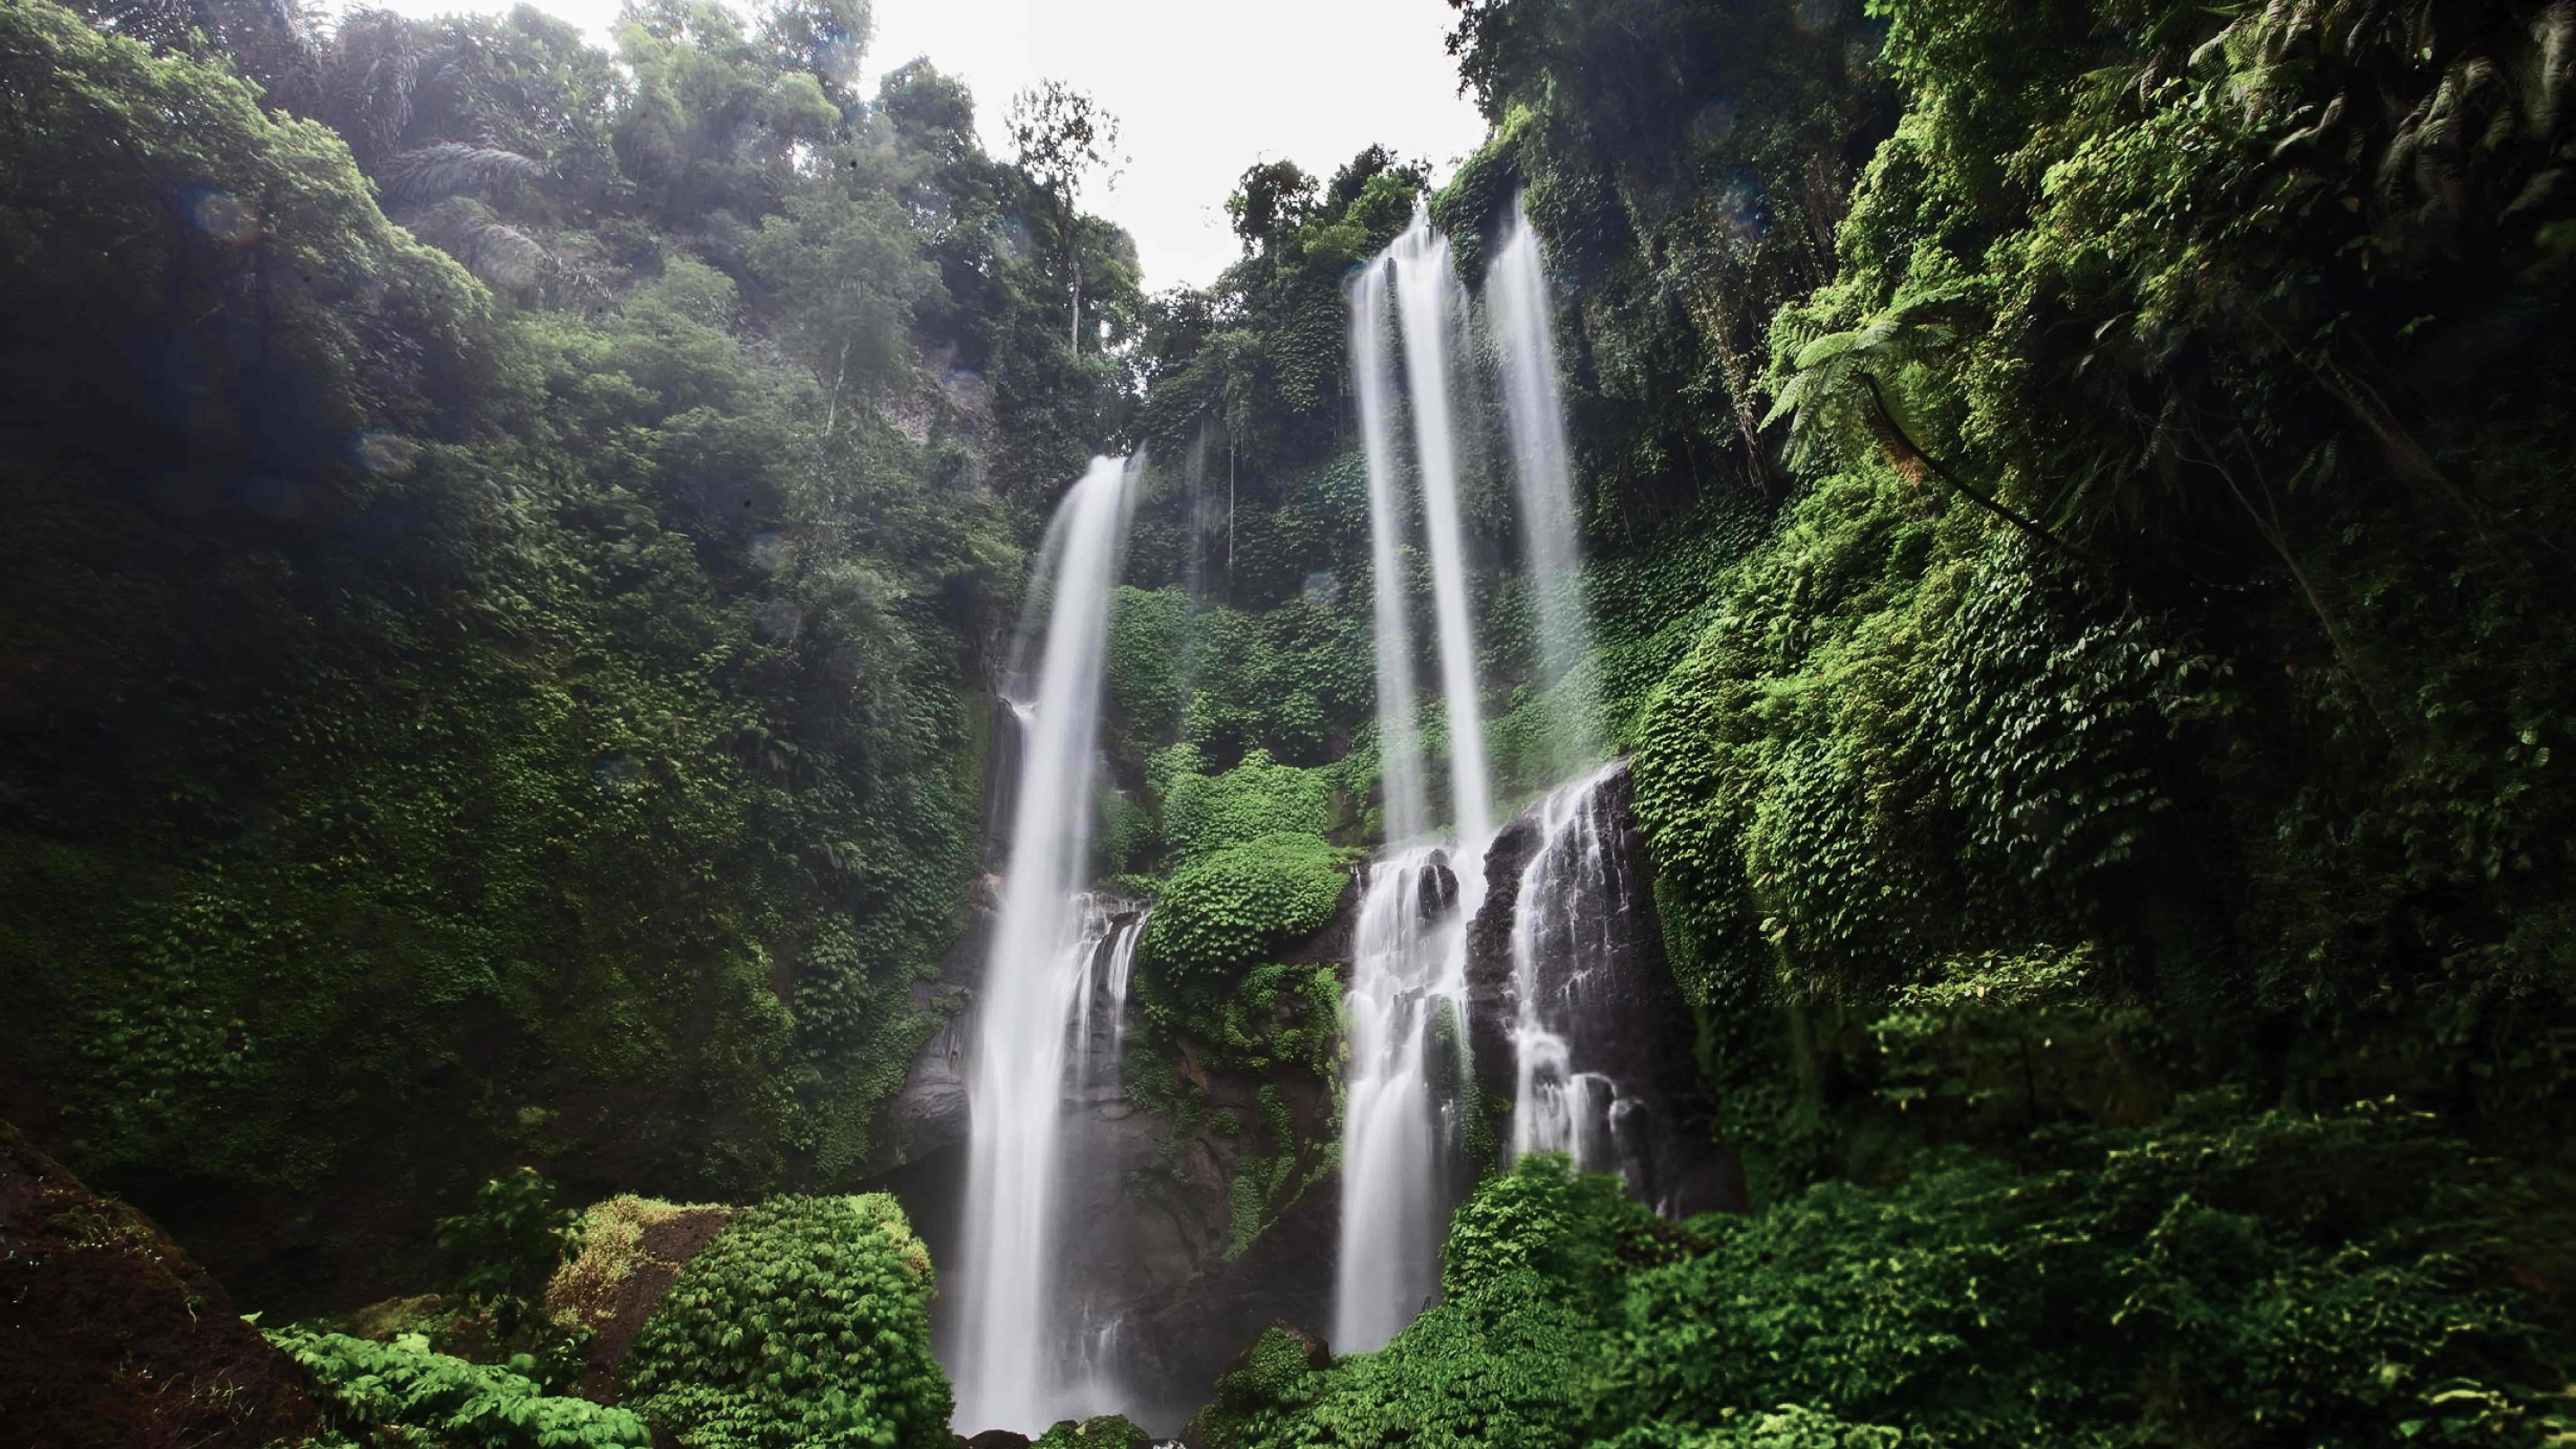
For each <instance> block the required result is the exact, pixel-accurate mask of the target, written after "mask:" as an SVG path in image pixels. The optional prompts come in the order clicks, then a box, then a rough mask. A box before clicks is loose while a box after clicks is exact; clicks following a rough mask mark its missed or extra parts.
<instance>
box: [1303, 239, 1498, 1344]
mask: <svg viewBox="0 0 2576 1449" xmlns="http://www.w3.org/2000/svg"><path fill="white" fill-rule="evenodd" d="M1463 296H1464V294H1463V292H1462V291H1461V289H1460V288H1459V285H1458V280H1457V276H1456V273H1455V271H1454V270H1453V269H1452V267H1451V265H1450V256H1449V244H1448V242H1447V241H1446V240H1444V239H1443V238H1442V237H1441V236H1440V234H1439V233H1438V232H1435V231H1433V230H1432V229H1431V224H1430V221H1429V218H1428V217H1427V216H1417V217H1416V218H1415V220H1414V224H1413V226H1412V228H1411V229H1410V230H1408V231H1407V232H1405V234H1404V235H1403V236H1402V237H1400V238H1398V239H1397V240H1396V242H1395V244H1394V246H1392V247H1390V248H1389V249H1388V252H1387V254H1386V256H1385V257H1383V258H1380V259H1379V260H1378V261H1376V262H1373V263H1371V264H1370V265H1369V267H1368V268H1367V269H1366V270H1364V271H1363V272H1361V273H1360V275H1359V277H1358V279H1357V280H1356V281H1355V282H1354V283H1353V286H1352V291H1351V328H1352V335H1351V355H1352V365H1353V368H1354V370H1355V371H1356V373H1357V376H1358V388H1359V399H1360V425H1361V437H1362V445H1363V450H1364V452H1365V455H1366V461H1367V464H1368V474H1369V535H1370V547H1371V556H1372V559H1373V561H1374V564H1375V572H1376V576H1377V581H1376V592H1375V602H1376V608H1377V645H1378V660H1377V670H1378V755H1379V764H1380V769H1381V774H1382V778H1383V781H1384V785H1385V802H1386V803H1385V809H1386V823H1387V836H1388V839H1389V841H1390V842H1391V843H1392V844H1393V845H1394V846H1395V847H1396V848H1395V849H1394V850H1393V851H1392V852H1391V853H1390V855H1389V856H1388V857H1387V858H1386V859H1384V860H1381V861H1379V862H1378V863H1377V864H1376V865H1374V866H1373V867H1372V868H1371V869H1370V872H1369V876H1368V881H1367V886H1366V890H1365V893H1364V895H1363V897H1362V900H1361V905H1360V919H1359V926H1358V931H1357V934H1356V936H1355V938H1354V941H1353V945H1352V959H1351V990H1350V994H1349V998H1348V1002H1349V1012H1350V1018H1351V1052H1350V1069H1349V1076H1348V1080H1347V1082H1346V1084H1345V1085H1346V1088H1347V1095H1346V1106H1345V1110H1344V1113H1343V1138H1342V1222H1341V1242H1340V1255H1339V1260H1338V1262H1337V1263H1336V1265H1335V1279H1334V1309H1333V1342H1334V1343H1335V1344H1336V1345H1337V1346H1339V1347H1340V1348H1342V1349H1344V1350H1345V1351H1366V1350H1370V1349H1375V1348H1379V1347H1382V1346H1384V1345H1385V1343H1386V1341H1387V1340H1388V1339H1390V1338H1392V1337H1394V1336H1395V1334H1396V1333H1397V1332H1398V1331H1400V1330H1401V1329H1402V1328H1403V1327H1404V1325H1405V1324H1406V1323H1407V1322H1409V1321H1410V1320H1411V1319H1412V1317H1413V1315H1414V1314H1415V1313H1417V1312H1418V1311H1420V1309H1421V1307H1422V1305H1423V1304H1424V1302H1425V1301H1426V1300H1427V1299H1428V1298H1429V1297H1430V1296H1431V1294H1432V1292H1433V1291H1434V1290H1435V1289H1436V1287H1437V1286H1438V1283H1439V1245H1440V1237H1441V1233H1442V1230H1443V1228H1444V1226H1445V1224H1446V1223H1447V1221H1448V1216H1449V1209H1450V1207H1451V1205H1452V1201H1453V1199H1454V1196H1455V1192H1456V1186H1457V1184H1456V1180H1455V1178H1456V1174H1455V1173H1454V1171H1453V1168H1454V1166H1455V1165H1456V1163H1457V1160H1458V1148H1459V1145H1460V1131H1459V1129H1460V1123H1459V1120H1458V1110H1459V1103H1458V1100H1457V1097H1456V1095H1455V1090H1454V1084H1455V1083H1457V1082H1459V1081H1461V1080H1463V1079H1464V1077H1465V1071H1464V1067H1465V1058H1464V1040H1465V1038H1464V1033H1463V1031H1462V1029H1461V1022H1462V1020H1463V1008H1464V1003H1465V1000H1466V931H1465V922H1466V921H1467V919H1468V918H1469V917H1471V916H1472V915H1473V914H1474V913H1475V910H1476V905H1477V902H1478V901H1479V900H1480V899H1481V898H1482V896H1483V893H1484V875H1483V860H1484V852H1485V845H1486V842H1487V840H1488V838H1489V837H1490V835H1491V833H1492V825H1491V813H1492V806H1491V803H1490V801H1489V799H1488V791H1489V786H1488V783H1487V779H1486V772H1485V751H1484V724H1483V709H1482V705H1481V702H1480V696H1479V690H1478V686H1477V680H1476V666H1475V658H1476V650H1475V637H1474V630H1473V627H1472V624H1471V621H1470V619H1469V616H1468V611H1467V558H1466V544H1465V538H1464V530H1463V528H1462V527H1461V523H1460V518H1459V507H1458V464H1457V459H1458V448H1457V438H1456V435H1455V423H1454V420H1453V416H1452V409H1451V402H1452V398H1451V396H1450V388H1451V381H1450V378H1451V355H1452V350H1453V342H1454V340H1455V334H1456V331H1457V327H1458V320H1459V317H1460V315H1461V311H1462V308H1461V303H1462V301H1463ZM1390 323H1392V324H1393V325H1394V327H1395V329H1396V330H1397V331H1398V332H1399V333H1400V335H1401V338H1402V341H1403V346H1404V372H1405V382H1406V389H1405V394H1406V401H1407V402H1408V403H1409V404H1410V407H1411V411H1412V415H1413V442H1414V460H1415V464H1416V467H1415V479H1416V483H1417V485H1418V488H1419V491H1420V495H1421V502H1422V518H1423V532H1424V537H1425V541H1426V543H1427V544H1428V552H1429V554H1430V557H1431V583H1432V603H1433V619H1434V622H1435V627H1436V630H1437V637H1438V640H1439V654H1440V686H1441V697H1442V703H1443V705H1444V707H1445V709H1446V712H1447V716H1448V737H1449V806H1450V819H1451V826H1452V830H1453V832H1454V833H1453V839H1454V840H1455V842H1456V845H1455V848H1454V849H1443V848H1441V847H1440V846H1437V845H1435V844H1432V843H1429V842H1427V841H1426V840H1425V839H1424V838H1423V837H1424V835H1425V833H1426V830H1427V826H1428V823H1429V812H1428V810H1427V808H1426V806H1425V803H1424V798H1423V797H1424V791H1423V785H1422V760H1421V746H1420V740H1419V737H1418V734H1417V731H1416V729H1415V725H1414V719H1413V714H1414V689H1413V679H1412V668H1413V654H1412V648H1411V640H1412V626H1411V624H1410V622H1409V618H1408V610H1407V601H1406V598H1405V589H1404V578H1403V575H1402V573H1401V572H1400V569H1401V562H1402V554H1401V545H1400V543H1399V539H1400V536H1401V535H1400V530H1401V528H1402V525H1403V522H1404V515H1403V510H1402V508H1401V505H1400V502H1399V499H1400V495H1401V489H1400V487H1399V481H1398V476H1397V468H1398V463H1397V449H1396V437H1395V424H1394V411H1395V397H1394V386H1395V379H1394V376H1393V373H1392V369H1391V368H1389V366H1388V364H1387V357H1386V344H1387V341H1388V338H1387V332H1388V330H1389V326H1390Z"/></svg>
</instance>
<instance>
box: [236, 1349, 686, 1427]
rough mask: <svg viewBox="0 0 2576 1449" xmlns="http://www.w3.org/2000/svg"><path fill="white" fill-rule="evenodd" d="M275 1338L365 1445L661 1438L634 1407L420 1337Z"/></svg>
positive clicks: (330, 1412)
mask: <svg viewBox="0 0 2576 1449" xmlns="http://www.w3.org/2000/svg"><path fill="white" fill-rule="evenodd" d="M268 1337H269V1341H270V1342H272V1343H274V1344H276V1345H277V1346H278V1347H279V1348H281V1349H284V1350H285V1351H286V1352H287V1353H288V1354H289V1355H291V1356H292V1357H293V1358H294V1359H295V1361H296V1362H297V1363H299V1364H302V1365H303V1366H304V1369H305V1371H306V1372H308V1373H310V1374H312V1376H313V1381H314V1385H315V1387H316V1388H317V1389H318V1390H319V1391H320V1397H321V1398H322V1400H323V1402H324V1405H325V1412H326V1415H327V1417H328V1418H329V1420H330V1421H331V1422H332V1423H333V1424H334V1425H335V1426H336V1427H337V1428H339V1429H341V1430H343V1431H345V1432H348V1433H350V1434H353V1435H356V1436H359V1437H360V1438H361V1440H362V1441H363V1442H366V1443H371V1444H372V1443H377V1442H397V1443H418V1442H427V1443H434V1444H439V1445H453V1446H457V1449H646V1446H648V1445H650V1444H651V1443H652V1442H653V1439H652V1435H651V1434H650V1432H649V1431H647V1430H646V1428H645V1427H644V1421H643V1420H642V1419H640V1418H638V1417H637V1416H636V1415H635V1414H634V1413H633V1412H632V1411H630V1410H627V1409H620V1408H604V1407H602V1406H600V1405H598V1404H594V1403H592V1402H590V1401H589V1400H588V1399H577V1398H572V1397H570V1396H549V1395H548V1394H546V1393H545V1392H544V1391H543V1390H542V1389H540V1388H539V1387H538V1386H537V1385H536V1384H534V1383H532V1382H530V1381H529V1380H528V1379H527V1378H525V1377H522V1376H521V1374H519V1373H516V1372H512V1371H511V1370H509V1369H502V1368H494V1367H492V1366H490V1365H488V1364H478V1363H469V1362H467V1361H466V1360H464V1359H461V1358H451V1357H449V1356H448V1355H446V1354H443V1353H432V1352H430V1351H429V1343H428V1340H427V1339H424V1338H422V1337H421V1336H420V1335H418V1334H406V1335H404V1336H402V1337H400V1338H398V1339H396V1340H395V1341H393V1342H392V1343H375V1342H372V1341H370V1340H367V1339H363V1338H351V1337H349V1336H347V1335H345V1334H338V1333H313V1332H309V1331H306V1330H302V1329H292V1328H290V1329H282V1330H278V1331H275V1332H271V1333H270V1334H269V1335H268ZM385 1431H390V1436H389V1437H388V1438H386V1439H382V1440H380V1439H379V1437H378V1435H379V1434H380V1433H384V1432H385ZM424 1436H425V1437H424Z"/></svg>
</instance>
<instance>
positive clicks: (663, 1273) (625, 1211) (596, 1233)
mask: <svg viewBox="0 0 2576 1449" xmlns="http://www.w3.org/2000/svg"><path fill="white" fill-rule="evenodd" d="M741 1211H742V1210H741V1209H740V1208H732V1207H718V1206H714V1205H711V1204H705V1203H697V1204H688V1205H681V1204H674V1203H667V1202H656V1201H654V1200H652V1199H650V1198H640V1197H632V1196H621V1197H613V1198H610V1199H608V1200H607V1201H606V1202H601V1203H593V1204H592V1205H591V1207H590V1210H589V1211H588V1212H586V1213H584V1214H583V1215H582V1221H581V1251H580V1252H579V1253H578V1254H576V1255H575V1256H573V1257H572V1258H571V1259H570V1260H568V1261H566V1262H565V1263H564V1264H563V1266H562V1267H560V1268H557V1269H556V1270H555V1276H554V1277H553V1279H551V1280H550V1281H549V1282H548V1283H547V1284H546V1297H545V1310H546V1315H547V1316H548V1317H549V1318H551V1319H553V1320H554V1322H555V1323H556V1324H557V1325H559V1326H561V1327H563V1328H567V1329H577V1328H587V1329H589V1330H590V1331H591V1333H592V1335H593V1336H592V1338H591V1340H590V1346H589V1350H588V1354H589V1367H588V1369H587V1370H586V1371H585V1372H584V1373H583V1374H582V1377H581V1381H580V1382H579V1383H578V1384H576V1385H574V1388H573V1391H574V1392H575V1393H577V1394H579V1395H581V1396H582V1397H583V1398H585V1399H589V1400H591V1401H592V1402H594V1403H601V1404H614V1403H616V1402H617V1401H618V1399H619V1398H620V1396H621V1391H620V1389H619V1387H618V1380H617V1366H618V1364H619V1363H620V1362H621V1361H623V1360H624V1359H625V1357H626V1351H627V1350H628V1349H630V1348H633V1347H634V1346H635V1337H636V1335H637V1334H640V1333H642V1332H643V1331H644V1321H645V1320H646V1319H648V1318H650V1317H652V1316H653V1305H655V1304H656V1303H659V1302H661V1301H662V1295H663V1294H665V1293H668V1292H670V1291H671V1285H672V1284H673V1283H676V1282H678V1281H679V1279H680V1270H681V1269H682V1268H684V1267H686V1266H687V1265H688V1261H689V1260H690V1259H691V1258H693V1257H696V1256H697V1254H698V1250H699V1249H701V1248H703V1247H705V1246H706V1245H707V1244H708V1243H710V1242H712V1241H714V1239H715V1236H716V1234H718V1233H720V1232H723V1231H724V1229H725V1225H726V1224H727V1223H730V1222H732V1221H733V1220H734V1218H735V1217H736V1216H738V1215H739V1214H740V1213H741Z"/></svg>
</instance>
